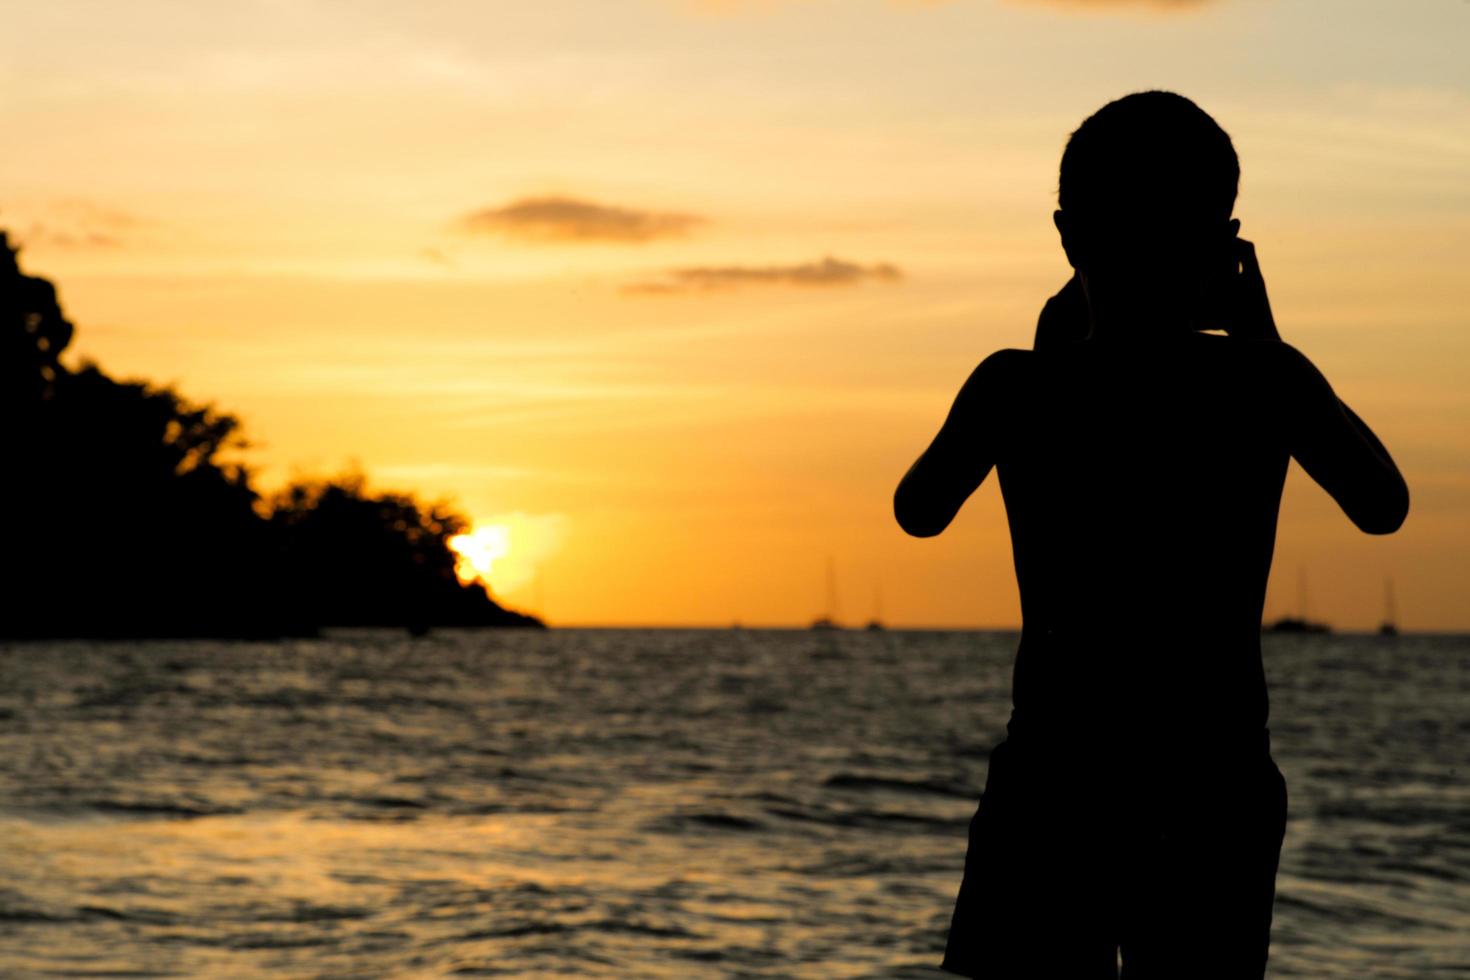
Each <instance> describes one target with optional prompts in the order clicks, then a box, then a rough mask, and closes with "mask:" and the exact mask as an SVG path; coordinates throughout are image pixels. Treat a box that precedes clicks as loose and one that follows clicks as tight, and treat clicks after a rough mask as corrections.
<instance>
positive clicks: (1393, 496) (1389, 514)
mask: <svg viewBox="0 0 1470 980" xmlns="http://www.w3.org/2000/svg"><path fill="white" fill-rule="evenodd" d="M1408 516H1409V487H1408V485H1407V484H1405V483H1404V482H1403V481H1402V480H1401V481H1399V484H1398V486H1396V487H1394V488H1393V489H1392V490H1391V491H1390V492H1389V493H1387V494H1386V495H1385V496H1384V499H1383V500H1382V501H1380V503H1379V505H1378V506H1377V507H1375V508H1374V509H1373V511H1372V512H1371V513H1369V514H1365V515H1364V516H1363V517H1362V518H1361V519H1360V520H1358V521H1357V522H1356V523H1357V525H1358V528H1359V529H1360V530H1362V531H1365V532H1367V533H1368V534H1392V533H1394V532H1395V531H1397V530H1398V529H1399V528H1401V527H1403V526H1404V521H1405V520H1406V519H1407V518H1408Z"/></svg>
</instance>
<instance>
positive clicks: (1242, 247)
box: [1223, 238, 1281, 340]
mask: <svg viewBox="0 0 1470 980" xmlns="http://www.w3.org/2000/svg"><path fill="white" fill-rule="evenodd" d="M1235 259H1236V261H1237V262H1238V263H1239V265H1240V271H1239V272H1237V273H1234V275H1232V276H1231V277H1230V278H1229V283H1228V286H1227V291H1226V299H1225V310H1224V313H1225V322H1224V324H1223V326H1224V328H1225V332H1226V333H1227V334H1229V335H1230V336H1232V337H1241V338H1244V339H1246V340H1280V339H1281V334H1280V333H1279V332H1277V330H1276V318H1275V317H1274V316H1272V314H1271V300H1270V299H1269V298H1267V296H1266V280H1265V278H1264V277H1263V276H1262V275H1261V264H1260V262H1258V261H1257V260H1256V246H1255V244H1254V243H1253V242H1248V241H1246V240H1245V239H1244V238H1237V239H1236V240H1235Z"/></svg>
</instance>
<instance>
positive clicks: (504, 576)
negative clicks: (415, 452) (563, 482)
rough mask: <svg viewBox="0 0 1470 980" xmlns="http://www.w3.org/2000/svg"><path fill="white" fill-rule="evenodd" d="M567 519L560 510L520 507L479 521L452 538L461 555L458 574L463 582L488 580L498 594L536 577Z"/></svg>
mask: <svg viewBox="0 0 1470 980" xmlns="http://www.w3.org/2000/svg"><path fill="white" fill-rule="evenodd" d="M564 523H565V522H564V520H563V518H562V516H561V515H560V514H526V513H522V512H520V511H516V512H514V513H510V514H497V515H495V516H494V517H491V518H489V519H488V520H485V521H476V522H475V524H474V527H473V529H472V530H470V531H469V532H468V533H466V534H457V535H455V536H454V537H452V538H450V539H449V547H450V548H452V549H453V550H454V553H455V554H456V555H457V556H458V561H457V562H456V563H455V569H454V571H455V574H457V575H458V576H459V579H460V581H461V582H466V583H468V582H474V581H480V582H483V583H485V585H486V586H487V587H488V588H489V589H490V590H491V592H492V593H494V594H495V595H497V596H503V595H505V594H506V593H509V592H514V591H516V590H517V589H519V588H521V587H522V586H524V585H526V584H527V583H529V582H531V581H532V580H534V579H535V578H536V575H537V573H538V572H539V571H540V568H541V566H542V564H543V563H544V562H545V560H546V559H547V558H549V557H550V556H551V555H552V554H553V553H554V552H555V551H556V550H557V549H558V547H559V546H560V544H561V539H562V533H563V526H564Z"/></svg>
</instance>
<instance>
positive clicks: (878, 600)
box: [863, 582, 887, 633]
mask: <svg viewBox="0 0 1470 980" xmlns="http://www.w3.org/2000/svg"><path fill="white" fill-rule="evenodd" d="M886 628H887V627H885V626H884V625H883V583H882V582H879V583H877V584H876V585H874V586H873V618H872V619H870V620H868V625H867V626H864V627H863V629H865V630H867V631H868V632H870V633H877V632H879V631H881V630H884V629H886Z"/></svg>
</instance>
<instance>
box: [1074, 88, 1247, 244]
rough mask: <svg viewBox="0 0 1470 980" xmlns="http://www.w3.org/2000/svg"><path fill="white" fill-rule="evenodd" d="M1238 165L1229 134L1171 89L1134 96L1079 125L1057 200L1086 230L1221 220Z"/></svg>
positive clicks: (1231, 197)
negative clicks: (1104, 225) (1125, 224)
mask: <svg viewBox="0 0 1470 980" xmlns="http://www.w3.org/2000/svg"><path fill="white" fill-rule="evenodd" d="M1239 185H1240V160H1239V158H1237V157H1236V155H1235V147H1234V145H1233V144H1232V143H1231V142H1230V136H1229V134H1227V133H1226V132H1225V130H1223V129H1221V128H1220V125H1219V123H1217V122H1215V120H1214V119H1212V118H1211V117H1210V115H1209V113H1207V112H1205V111H1204V110H1203V109H1201V108H1200V107H1199V106H1197V105H1195V104H1194V103H1193V102H1191V101H1190V100H1189V99H1186V98H1185V97H1184V96H1182V95H1176V94H1175V93H1173V92H1159V91H1151V92H1135V93H1134V94H1132V95H1125V96H1124V97H1123V98H1121V99H1118V100H1116V101H1114V102H1109V103H1108V104H1107V105H1105V106H1103V107H1102V108H1101V109H1099V110H1097V112H1095V113H1093V114H1092V115H1091V116H1089V117H1088V118H1087V119H1086V120H1084V121H1083V123H1082V125H1081V126H1078V127H1077V131H1076V132H1074V133H1073V134H1072V136H1071V138H1070V139H1068V140H1067V148H1066V150H1065V151H1064V152H1063V153H1062V167H1061V179H1060V181H1059V185H1058V191H1057V198H1058V203H1059V205H1060V207H1061V209H1062V211H1063V212H1064V213H1069V214H1071V215H1073V216H1074V219H1075V220H1078V221H1080V222H1082V223H1083V224H1085V225H1093V224H1094V222H1105V223H1111V222H1113V221H1116V220H1119V219H1122V220H1125V221H1128V222H1130V223H1133V222H1137V223H1143V224H1151V223H1153V221H1154V220H1156V219H1165V220H1168V221H1169V223H1170V224H1175V225H1176V226H1177V223H1179V222H1180V221H1181V220H1182V221H1183V222H1184V223H1187V224H1190V225H1196V224H1199V223H1204V222H1216V221H1218V222H1224V221H1228V220H1229V218H1230V212H1231V211H1232V210H1233V209H1234V207H1235V195H1236V192H1237V190H1238V189H1239Z"/></svg>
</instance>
